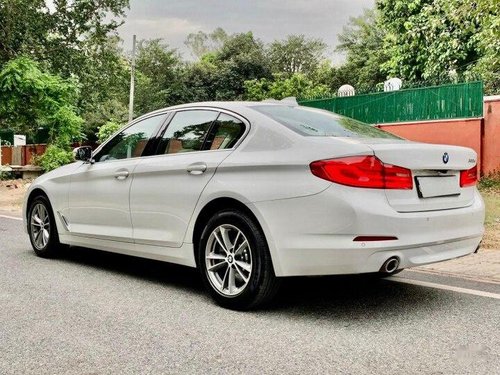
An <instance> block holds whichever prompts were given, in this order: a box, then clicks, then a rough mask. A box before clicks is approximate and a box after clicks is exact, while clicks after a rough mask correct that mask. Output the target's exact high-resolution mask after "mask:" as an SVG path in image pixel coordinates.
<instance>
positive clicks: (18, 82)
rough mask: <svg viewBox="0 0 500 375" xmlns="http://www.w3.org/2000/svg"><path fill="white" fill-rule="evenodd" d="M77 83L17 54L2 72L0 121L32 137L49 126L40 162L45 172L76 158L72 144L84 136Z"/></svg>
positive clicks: (0, 79) (0, 80)
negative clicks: (72, 150)
mask: <svg viewBox="0 0 500 375" xmlns="http://www.w3.org/2000/svg"><path fill="white" fill-rule="evenodd" d="M77 99H78V90H77V87H76V85H75V84H74V83H73V82H71V81H69V80H64V79H62V78H61V77H59V76H57V75H52V74H49V73H46V72H42V71H41V70H40V67H39V65H38V64H37V63H35V62H34V61H33V60H31V59H29V58H27V57H18V58H15V59H13V60H11V61H9V62H8V63H6V64H5V66H4V67H3V69H2V70H1V72H0V121H1V123H2V125H3V126H5V125H6V126H8V127H9V128H11V129H14V130H15V131H17V132H21V133H25V134H28V135H30V136H32V137H33V135H34V134H35V133H36V132H37V130H38V128H40V127H43V128H45V129H48V133H49V143H50V145H49V147H48V148H47V151H46V153H45V154H44V155H43V156H42V157H41V158H40V160H39V163H40V165H41V166H42V168H43V169H44V170H46V171H48V170H51V169H54V168H57V167H59V166H61V165H63V164H66V163H69V162H70V161H72V160H73V157H72V153H71V151H70V145H71V143H72V142H74V141H76V140H80V139H81V136H82V132H81V129H82V123H83V119H82V118H81V117H80V116H78V115H77V114H76V111H75V105H74V104H75V103H76V101H77Z"/></svg>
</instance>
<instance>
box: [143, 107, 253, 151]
mask: <svg viewBox="0 0 500 375" xmlns="http://www.w3.org/2000/svg"><path fill="white" fill-rule="evenodd" d="M185 111H212V112H217V116H216V117H215V119H214V120H213V121H212V123H211V124H210V127H209V128H208V131H207V133H206V134H205V138H204V139H203V144H202V148H201V150H199V151H192V152H190V154H192V153H194V152H206V151H209V152H213V151H225V150H234V149H236V148H237V147H238V146H239V145H240V143H241V142H242V141H243V140H244V139H245V137H246V136H247V134H248V132H249V131H250V121H248V120H247V119H246V118H245V117H243V116H241V115H240V114H238V113H235V112H232V111H230V110H227V109H225V108H218V107H206V106H194V107H183V108H178V109H174V110H172V111H171V113H170V116H168V118H167V119H166V120H165V122H164V123H163V125H162V128H161V129H160V130H159V132H158V135H157V138H158V140H159V139H160V138H162V137H163V135H164V134H165V132H166V131H167V129H168V127H169V125H170V123H171V122H172V120H173V118H174V116H175V114H176V113H178V112H185ZM221 113H225V114H226V115H229V116H232V117H234V118H235V119H237V120H240V121H241V122H242V123H243V126H245V131H244V132H243V134H242V135H241V137H240V139H239V140H238V142H236V144H235V145H234V146H233V147H231V148H227V149H222V150H220V149H217V150H208V149H206V148H205V147H206V140H207V136H208V135H209V134H210V132H212V131H213V128H214V125H215V123H216V122H217V119H218V118H219V116H220V115H221ZM159 146H160V144H159V143H157V145H156V153H154V154H152V156H159V155H177V154H165V153H163V152H160V150H159ZM180 154H184V153H180Z"/></svg>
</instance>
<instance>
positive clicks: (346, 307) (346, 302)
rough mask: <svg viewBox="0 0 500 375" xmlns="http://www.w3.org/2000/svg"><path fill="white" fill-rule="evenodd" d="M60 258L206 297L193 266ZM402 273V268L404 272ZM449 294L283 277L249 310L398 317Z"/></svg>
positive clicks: (369, 279) (99, 254)
mask: <svg viewBox="0 0 500 375" xmlns="http://www.w3.org/2000/svg"><path fill="white" fill-rule="evenodd" d="M59 261H63V262H71V263H75V264H79V265H84V266H88V267H92V268H95V269H100V270H105V271H106V272H112V273H118V274H123V275H127V276H129V277H135V278H138V279H141V280H145V281H148V282H151V283H155V284H161V285H169V286H173V287H175V288H178V289H179V290H182V291H183V292H189V293H191V294H192V295H193V296H194V297H195V298H196V297H198V298H200V299H203V300H206V301H209V302H208V303H211V302H210V300H209V299H208V296H207V294H206V292H205V290H204V287H203V284H202V282H201V280H200V277H199V275H198V271H197V270H196V269H194V268H190V267H184V266H179V265H175V264H170V263H165V262H160V261H156V260H150V259H143V258H138V257H133V256H128V255H123V254H116V253H110V252H105V251H99V250H93V249H88V248H83V247H72V248H71V249H69V250H68V251H65V252H64V253H63V254H62V255H61V257H60V258H59ZM403 274H404V271H403ZM446 296H448V298H451V297H449V294H446V293H443V291H439V290H436V289H431V288H424V287H420V286H416V285H409V284H403V283H397V282H393V281H388V280H383V279H378V278H376V277H373V276H364V275H349V276H322V277H292V278H284V279H282V285H281V288H280V291H279V293H278V294H277V296H276V297H275V298H274V300H273V301H272V302H271V303H270V304H268V305H267V306H265V307H264V308H262V309H260V310H259V311H256V312H253V313H252V314H259V313H264V312H265V313H270V314H278V315H282V316H283V315H286V316H288V317H290V318H291V317H297V318H299V317H300V318H301V319H305V318H307V319H318V318H326V317H328V318H333V317H335V318H337V319H338V318H342V319H346V320H350V321H353V320H356V319H364V318H366V315H367V314H369V315H370V316H371V317H377V316H380V317H384V316H401V315H402V314H409V313H411V312H412V313H415V311H420V312H423V313H425V314H432V313H434V312H435V311H436V310H441V309H443V310H446V308H447V304H448V302H449V299H448V298H446Z"/></svg>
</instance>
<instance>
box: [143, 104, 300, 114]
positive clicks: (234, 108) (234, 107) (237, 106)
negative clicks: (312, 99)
mask: <svg viewBox="0 0 500 375" xmlns="http://www.w3.org/2000/svg"><path fill="white" fill-rule="evenodd" d="M257 105H259V106H262V105H281V106H290V105H291V104H290V103H289V102H284V101H278V100H272V101H271V100H269V101H262V102H257V101H243V100H242V101H212V102H195V103H185V104H178V105H174V106H171V107H165V108H161V109H157V110H156V111H152V112H149V113H147V114H145V115H143V116H149V115H152V114H156V113H162V112H165V111H173V110H177V109H184V108H191V107H211V108H219V109H227V110H230V111H235V112H238V110H242V109H246V108H250V107H252V106H257ZM294 105H296V104H294ZM143 116H141V117H143Z"/></svg>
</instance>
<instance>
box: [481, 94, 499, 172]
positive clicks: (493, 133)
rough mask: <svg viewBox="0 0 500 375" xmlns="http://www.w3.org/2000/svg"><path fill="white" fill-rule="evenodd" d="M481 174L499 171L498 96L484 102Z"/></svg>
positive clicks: (487, 98) (488, 98)
mask: <svg viewBox="0 0 500 375" xmlns="http://www.w3.org/2000/svg"><path fill="white" fill-rule="evenodd" d="M483 115H484V131H483V134H484V137H483V159H484V160H483V173H484V174H485V175H487V174H490V173H492V172H494V171H500V95H497V96H495V97H486V98H485V101H484V112H483Z"/></svg>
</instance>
